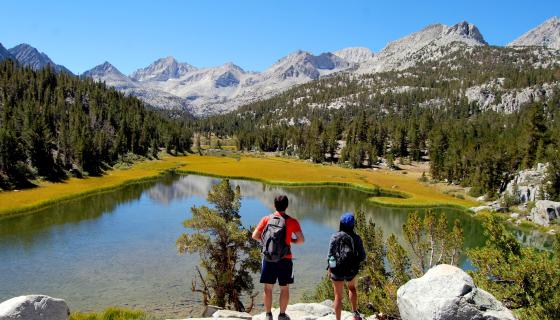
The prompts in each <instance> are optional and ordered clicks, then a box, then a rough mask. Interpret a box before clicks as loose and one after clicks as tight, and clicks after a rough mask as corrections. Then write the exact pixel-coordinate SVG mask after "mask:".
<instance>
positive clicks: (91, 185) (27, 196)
mask: <svg viewBox="0 0 560 320" xmlns="http://www.w3.org/2000/svg"><path fill="white" fill-rule="evenodd" d="M172 166H173V164H172V163H171V162H168V161H161V160H154V161H144V162H140V163H137V164H135V165H133V166H132V167H131V168H129V169H114V170H110V171H108V172H107V173H106V174H105V175H103V176H101V177H88V178H84V179H77V178H70V179H68V180H66V181H64V182H60V183H47V182H45V183H41V184H40V185H39V186H38V187H37V188H33V189H26V190H19V191H5V192H0V217H1V216H9V215H13V214H18V213H22V212H28V211H33V210H36V209H40V208H42V207H45V206H48V205H50V204H52V203H55V202H58V201H62V200H68V199H71V198H76V197H79V196H84V195H88V194H91V193H95V192H104V191H108V190H111V189H115V188H118V187H120V186H122V185H124V184H127V183H132V182H138V181H143V180H146V179H153V178H157V177H159V176H160V175H161V174H163V173H164V172H165V171H167V170H170V169H173V168H172Z"/></svg>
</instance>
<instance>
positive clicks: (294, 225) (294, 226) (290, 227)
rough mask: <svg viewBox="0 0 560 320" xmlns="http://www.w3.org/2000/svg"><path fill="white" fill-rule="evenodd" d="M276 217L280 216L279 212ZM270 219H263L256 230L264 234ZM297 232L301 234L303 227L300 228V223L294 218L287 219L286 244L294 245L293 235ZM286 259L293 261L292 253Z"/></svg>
mask: <svg viewBox="0 0 560 320" xmlns="http://www.w3.org/2000/svg"><path fill="white" fill-rule="evenodd" d="M274 215H276V216H280V213H278V212H274ZM284 217H286V215H284ZM269 218H270V215H268V216H266V217H263V218H262V219H261V221H260V222H259V224H258V225H257V228H256V230H257V231H258V232H259V233H262V232H263V230H264V228H265V227H266V225H267V224H268V219H269ZM296 232H301V227H300V226H299V222H298V221H297V220H296V219H295V218H292V217H289V218H288V219H286V244H287V245H288V246H289V247H290V246H291V244H292V235H293V234H294V233H296ZM284 258H285V259H292V253H291V251H290V253H289V254H288V255H287V256H286V257H284Z"/></svg>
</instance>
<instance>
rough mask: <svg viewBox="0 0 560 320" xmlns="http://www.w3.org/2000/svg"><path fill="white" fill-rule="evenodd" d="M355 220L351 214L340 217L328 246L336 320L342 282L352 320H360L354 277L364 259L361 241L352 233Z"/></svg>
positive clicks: (337, 318) (339, 311) (341, 297)
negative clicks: (346, 289) (338, 225)
mask: <svg viewBox="0 0 560 320" xmlns="http://www.w3.org/2000/svg"><path fill="white" fill-rule="evenodd" d="M355 224H356V220H355V219H354V215H352V214H351V213H345V214H343V215H342V216H341V217H340V228H339V231H338V232H336V233H335V234H333V235H332V237H331V241H330V244H329V255H328V270H329V275H330V278H331V280H332V282H333V287H334V309H335V312H336V320H340V316H341V313H342V299H343V294H344V282H346V283H347V284H348V296H349V298H350V303H351V304H352V313H353V314H354V320H361V319H362V317H361V316H360V313H359V311H358V293H357V291H356V282H355V277H356V275H357V274H358V272H359V270H360V263H361V262H362V261H364V260H365V259H366V252H365V250H364V245H363V243H362V239H361V238H360V236H359V235H357V234H356V232H354V226H355Z"/></svg>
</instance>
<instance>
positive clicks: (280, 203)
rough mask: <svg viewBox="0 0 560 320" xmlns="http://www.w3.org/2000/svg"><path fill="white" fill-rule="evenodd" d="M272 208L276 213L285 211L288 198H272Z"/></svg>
mask: <svg viewBox="0 0 560 320" xmlns="http://www.w3.org/2000/svg"><path fill="white" fill-rule="evenodd" d="M274 207H275V208H276V211H278V212H284V211H286V208H288V197H287V196H286V195H281V196H277V197H276V198H274Z"/></svg>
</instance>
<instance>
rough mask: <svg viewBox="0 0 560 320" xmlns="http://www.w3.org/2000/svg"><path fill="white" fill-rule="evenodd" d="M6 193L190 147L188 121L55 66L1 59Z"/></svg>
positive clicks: (1, 169) (0, 139)
mask: <svg viewBox="0 0 560 320" xmlns="http://www.w3.org/2000/svg"><path fill="white" fill-rule="evenodd" d="M0 92H1V93H2V94H0V124H1V126H0V189H11V188H23V187H28V186H31V185H32V184H31V182H30V181H31V180H33V179H37V178H44V179H47V180H50V181H60V180H63V179H65V178H67V177H70V176H77V177H81V176H82V175H86V174H89V175H100V174H102V173H103V171H104V170H106V169H107V168H108V167H109V166H111V165H112V164H114V163H116V162H118V161H121V160H122V159H123V158H125V157H127V154H135V155H137V156H154V155H156V154H157V152H159V148H160V147H166V148H167V150H169V151H170V152H183V151H184V150H188V149H189V148H190V145H191V133H190V130H189V129H188V128H186V127H185V125H184V124H182V123H180V122H176V121H171V120H168V119H167V118H165V117H162V116H161V115H159V114H158V113H156V112H154V111H149V110H147V109H146V108H145V105H144V103H143V102H141V101H140V100H138V99H137V98H133V97H125V96H124V95H123V94H122V93H119V92H118V91H116V90H115V89H112V88H107V87H106V86H104V85H102V84H98V83H94V82H93V81H92V80H90V79H86V80H81V79H79V78H77V77H75V76H72V75H69V74H68V73H65V72H60V73H54V72H53V71H52V69H41V70H39V71H35V70H33V69H32V68H30V67H22V66H21V65H17V64H16V63H15V62H13V61H11V60H7V61H3V62H0Z"/></svg>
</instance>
